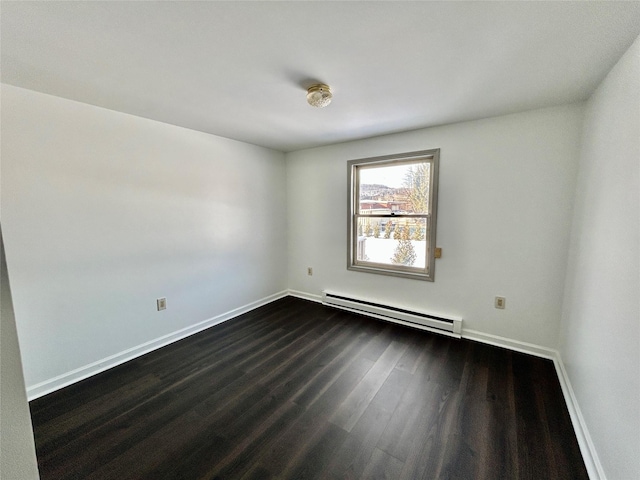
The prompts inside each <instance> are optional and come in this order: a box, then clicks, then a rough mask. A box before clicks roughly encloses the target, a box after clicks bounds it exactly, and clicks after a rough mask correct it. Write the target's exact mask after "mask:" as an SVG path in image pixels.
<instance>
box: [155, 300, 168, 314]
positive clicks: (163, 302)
mask: <svg viewBox="0 0 640 480" xmlns="http://www.w3.org/2000/svg"><path fill="white" fill-rule="evenodd" d="M156 306H157V307H158V311H160V310H166V309H167V299H166V298H165V297H162V298H158V299H157V300H156Z"/></svg>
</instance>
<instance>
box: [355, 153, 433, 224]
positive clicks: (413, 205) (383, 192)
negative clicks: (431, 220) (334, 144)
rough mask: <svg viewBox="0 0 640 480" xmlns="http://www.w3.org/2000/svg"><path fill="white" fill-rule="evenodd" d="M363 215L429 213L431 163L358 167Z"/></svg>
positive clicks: (361, 212)
mask: <svg viewBox="0 0 640 480" xmlns="http://www.w3.org/2000/svg"><path fill="white" fill-rule="evenodd" d="M358 170H359V174H360V190H359V195H360V198H359V202H360V205H359V206H360V212H359V213H360V214H362V215H388V214H390V213H398V214H401V213H418V214H427V213H429V178H430V174H431V164H430V163H429V162H412V163H400V164H397V165H386V166H382V167H376V166H366V167H359V169H358Z"/></svg>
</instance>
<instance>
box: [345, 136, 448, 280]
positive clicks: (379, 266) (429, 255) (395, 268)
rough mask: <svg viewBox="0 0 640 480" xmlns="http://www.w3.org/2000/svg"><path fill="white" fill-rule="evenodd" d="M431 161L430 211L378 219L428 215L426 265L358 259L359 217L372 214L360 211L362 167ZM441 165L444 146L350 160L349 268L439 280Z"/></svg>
mask: <svg viewBox="0 0 640 480" xmlns="http://www.w3.org/2000/svg"><path fill="white" fill-rule="evenodd" d="M425 161H426V162H429V163H430V164H431V168H430V175H431V177H430V179H429V211H428V212H427V213H426V214H394V213H391V214H388V215H387V214H385V215H375V217H378V218H381V217H382V218H426V229H427V231H426V234H425V240H426V242H425V244H426V252H425V267H424V268H418V267H412V266H405V265H392V264H386V263H385V264H383V263H376V262H371V261H367V260H358V259H357V249H358V218H360V217H371V216H370V215H365V214H360V212H359V207H360V191H359V189H360V176H359V171H360V169H361V168H366V167H372V166H380V167H383V166H388V165H393V164H403V163H405V164H406V163H418V162H425ZM439 164H440V149H439V148H436V149H432V150H421V151H417V152H408V153H400V154H396V155H385V156H381V157H372V158H362V159H358V160H350V161H348V162H347V172H348V196H347V198H348V206H347V212H348V219H347V232H348V234H347V269H349V270H355V271H358V272H368V273H376V274H381V275H393V276H398V277H405V278H413V279H417V280H426V281H430V282H433V281H434V279H435V264H436V262H435V259H436V257H435V249H436V225H437V221H436V220H437V212H438V170H439Z"/></svg>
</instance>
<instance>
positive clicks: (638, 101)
mask: <svg viewBox="0 0 640 480" xmlns="http://www.w3.org/2000/svg"><path fill="white" fill-rule="evenodd" d="M639 165H640V38H639V39H638V40H636V42H635V43H634V44H633V45H632V47H631V48H630V49H629V51H627V53H626V54H625V55H624V56H623V57H622V59H621V60H620V61H619V62H618V64H617V65H616V66H615V67H614V68H613V70H612V71H611V72H610V73H609V74H608V76H607V78H606V79H605V80H604V81H603V83H602V84H601V85H600V86H599V87H598V89H597V90H596V92H595V93H594V94H593V96H592V97H591V98H590V99H589V101H588V102H587V104H586V109H585V122H584V131H583V135H582V152H581V157H580V169H579V176H578V184H577V193H576V206H575V215H574V220H573V227H572V234H571V244H570V245H571V246H570V255H569V266H568V270H567V284H566V293H565V300H564V311H563V317H562V324H561V325H562V327H561V330H562V342H561V347H560V352H561V355H562V358H563V362H564V364H565V367H566V369H567V372H568V375H569V379H570V381H571V384H572V386H573V390H574V392H575V395H576V398H577V400H578V403H579V405H580V408H581V410H582V414H583V416H584V420H585V422H586V425H587V427H588V430H589V433H590V434H591V437H592V440H593V443H594V445H595V447H596V450H597V452H598V456H599V458H600V461H601V463H602V467H603V469H604V472H605V474H606V476H607V477H608V478H610V479H612V480H613V479H631V478H640V456H639V453H640V231H639V224H640V167H639Z"/></svg>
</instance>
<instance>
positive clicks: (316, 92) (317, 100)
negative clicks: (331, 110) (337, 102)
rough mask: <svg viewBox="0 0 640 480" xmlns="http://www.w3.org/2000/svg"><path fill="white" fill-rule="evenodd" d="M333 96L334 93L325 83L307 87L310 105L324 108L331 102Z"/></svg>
mask: <svg viewBox="0 0 640 480" xmlns="http://www.w3.org/2000/svg"><path fill="white" fill-rule="evenodd" d="M332 98H333V94H332V93H331V89H330V88H329V85H325V84H324V83H318V84H316V85H311V86H310V87H309V88H308V89H307V102H309V105H311V106H312V107H318V108H324V107H326V106H327V105H329V104H330V103H331V99H332Z"/></svg>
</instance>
